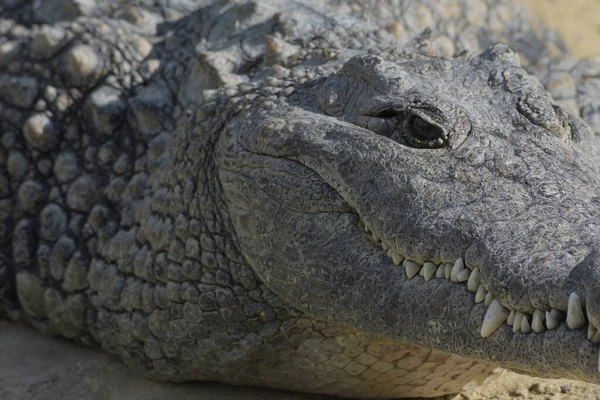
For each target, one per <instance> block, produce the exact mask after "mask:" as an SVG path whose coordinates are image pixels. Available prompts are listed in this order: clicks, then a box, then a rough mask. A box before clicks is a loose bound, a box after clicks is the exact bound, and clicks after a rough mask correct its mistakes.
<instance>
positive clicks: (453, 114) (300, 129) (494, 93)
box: [217, 45, 600, 382]
mask: <svg viewBox="0 0 600 400" xmlns="http://www.w3.org/2000/svg"><path fill="white" fill-rule="evenodd" d="M320 74H321V76H320V77H317V78H315V79H309V80H308V81H306V82H304V83H302V84H298V85H296V86H295V90H294V91H293V93H291V94H290V95H288V96H283V97H282V96H280V97H279V100H278V101H279V102H277V101H275V100H269V98H268V96H267V97H263V98H264V99H265V100H263V101H256V102H255V104H254V105H250V106H248V107H246V109H247V110H246V111H243V112H241V113H240V114H238V115H237V117H236V118H235V119H233V120H232V121H231V122H230V123H229V124H228V125H227V128H226V129H225V130H224V133H223V135H222V137H221V138H220V142H219V145H218V149H217V159H218V166H219V176H220V179H221V183H222V185H223V188H224V193H225V197H226V200H227V204H228V207H229V212H230V214H231V218H232V221H233V225H234V227H235V230H236V236H237V241H238V244H239V246H240V248H241V249H242V251H243V253H244V255H245V256H246V258H247V260H248V261H249V263H250V264H251V266H252V267H253V269H254V270H255V271H256V272H257V273H258V274H259V276H260V277H261V278H262V279H263V280H264V282H265V283H266V284H267V285H268V286H269V287H270V288H271V289H272V290H273V291H275V292H276V293H277V294H279V295H280V296H281V297H282V298H283V299H284V300H285V301H287V302H288V304H289V305H291V306H293V307H295V308H297V309H300V310H302V311H304V312H305V313H307V314H308V315H312V316H314V317H315V318H318V319H323V320H326V321H333V322H339V323H341V324H345V325H347V326H352V327H355V328H358V329H361V330H363V331H367V332H374V333H377V334H380V335H382V336H384V337H388V338H392V339H394V340H398V341H402V342H407V343H411V344H415V345H418V346H422V347H428V348H434V349H438V350H441V351H444V352H449V353H453V354H457V355H460V356H464V357H469V358H473V359H478V360H484V361H486V362H489V363H490V364H494V365H499V366H502V367H505V368H508V369H512V370H516V371H520V372H524V373H529V374H535V375H538V376H547V377H558V376H560V377H571V378H576V379H582V380H587V381H591V382H600V374H598V352H599V350H600V346H599V345H598V343H600V333H597V327H600V190H599V189H600V171H599V169H598V155H597V153H596V152H597V150H596V149H595V147H594V145H593V141H594V140H595V139H594V135H593V134H592V133H591V132H590V131H589V129H588V128H587V127H586V126H585V125H584V124H583V122H582V121H581V120H579V119H578V118H577V117H574V116H572V115H571V114H569V113H568V112H567V111H566V110H564V109H563V108H561V107H559V106H557V105H555V104H553V101H552V99H551V98H550V96H549V95H548V94H547V93H546V92H545V91H544V89H543V88H542V87H541V85H539V83H537V81H536V80H535V79H533V78H531V77H529V76H528V75H527V74H526V72H524V70H523V69H521V67H520V65H519V61H518V57H517V56H516V55H515V54H514V53H513V52H512V51H511V50H510V49H508V48H506V47H504V46H499V45H498V46H494V47H492V48H490V49H488V50H486V51H485V52H484V53H482V54H481V55H479V56H477V57H473V58H458V59H439V58H431V57H426V56H420V55H414V54H405V53H398V52H394V51H390V52H387V53H385V54H383V52H381V53H379V54H378V55H375V54H362V55H357V56H354V57H352V58H350V59H348V60H347V61H346V62H345V63H344V64H343V66H342V67H341V68H338V69H337V70H336V69H334V68H332V69H327V68H326V67H325V68H322V69H321V72H320ZM290 79H292V78H290ZM292 80H293V79H292ZM305 80H306V79H305ZM278 85H282V86H285V82H283V83H281V82H279V83H278ZM271 97H275V96H271Z"/></svg>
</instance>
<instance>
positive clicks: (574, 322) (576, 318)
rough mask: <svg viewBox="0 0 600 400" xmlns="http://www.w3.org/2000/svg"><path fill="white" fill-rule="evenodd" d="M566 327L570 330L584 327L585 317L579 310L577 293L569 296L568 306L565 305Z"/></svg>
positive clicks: (579, 304) (579, 302)
mask: <svg viewBox="0 0 600 400" xmlns="http://www.w3.org/2000/svg"><path fill="white" fill-rule="evenodd" d="M567 325H568V326H569V328H571V329H579V328H581V327H582V326H584V325H585V315H584V314H583V310H582V309H581V301H579V296H578V295H577V293H575V292H573V293H571V294H570V295H569V304H568V305H567Z"/></svg>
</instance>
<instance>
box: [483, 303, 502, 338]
mask: <svg viewBox="0 0 600 400" xmlns="http://www.w3.org/2000/svg"><path fill="white" fill-rule="evenodd" d="M507 316H508V310H507V309H506V308H505V307H504V306H502V304H500V303H498V300H494V301H492V304H490V306H489V307H488V309H487V311H486V313H485V317H483V324H482V325H481V336H483V337H488V336H490V335H491V334H492V333H494V332H496V329H498V328H499V327H500V325H502V323H504V321H506V317H507Z"/></svg>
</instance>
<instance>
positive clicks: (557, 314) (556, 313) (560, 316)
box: [550, 308, 565, 322]
mask: <svg viewBox="0 0 600 400" xmlns="http://www.w3.org/2000/svg"><path fill="white" fill-rule="evenodd" d="M550 314H552V316H553V317H554V319H556V320H557V321H558V322H560V321H564V320H565V312H564V311H561V310H557V309H555V308H553V309H552V310H551V311H550Z"/></svg>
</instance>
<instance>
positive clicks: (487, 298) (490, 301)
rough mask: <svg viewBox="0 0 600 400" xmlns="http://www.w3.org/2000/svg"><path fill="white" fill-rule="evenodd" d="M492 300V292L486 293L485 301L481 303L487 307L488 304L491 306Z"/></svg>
mask: <svg viewBox="0 0 600 400" xmlns="http://www.w3.org/2000/svg"><path fill="white" fill-rule="evenodd" d="M493 300H494V296H492V292H488V294H486V295H485V301H484V302H483V304H485V305H486V306H489V305H490V304H492V301H493Z"/></svg>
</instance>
